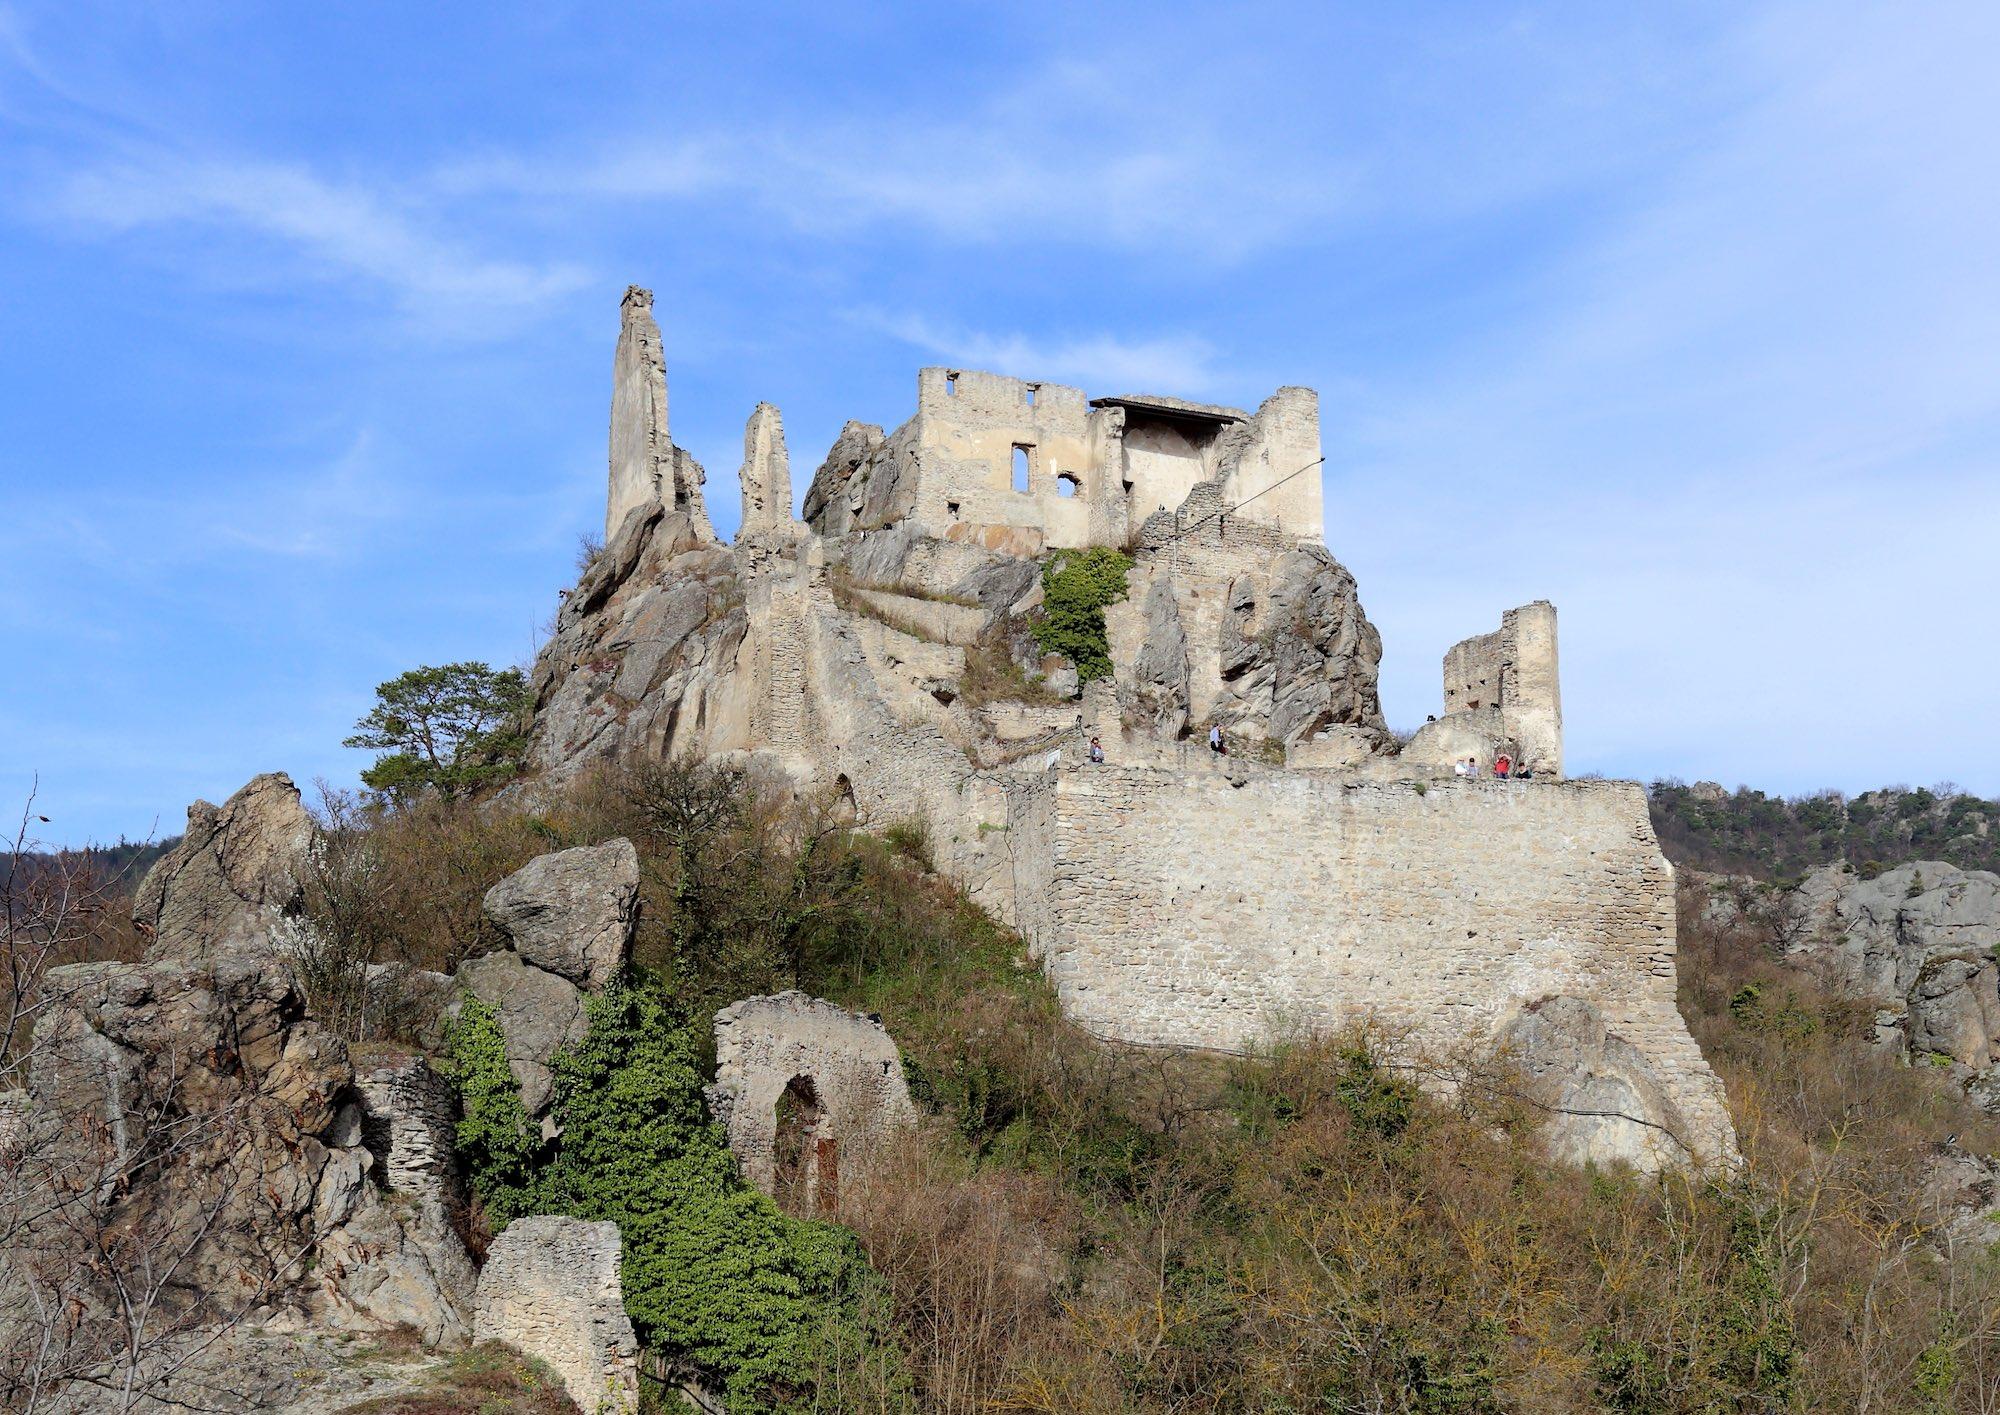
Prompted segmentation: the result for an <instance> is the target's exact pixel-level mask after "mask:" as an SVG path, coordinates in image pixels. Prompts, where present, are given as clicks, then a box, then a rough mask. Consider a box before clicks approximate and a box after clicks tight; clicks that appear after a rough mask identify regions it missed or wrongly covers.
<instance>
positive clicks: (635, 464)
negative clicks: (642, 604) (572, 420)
mask: <svg viewBox="0 0 2000 1415" xmlns="http://www.w3.org/2000/svg"><path fill="white" fill-rule="evenodd" d="M672 486H673V439H672V438H671V437H670V436H669V434H668V427H667V359H666V354H665V352H664V351H663V350H662V348H661V346H660V326H659V325H658V324H656V323H654V321H653V292H652V291H651V290H642V289H640V288H639V287H638V286H637V285H633V286H629V287H627V289H626V291H625V299H624V301H623V303H622V305H621V307H620V310H619V330H618V349H617V352H616V353H615V354H614V355H613V357H612V374H611V491H610V495H609V496H608V497H607V498H606V500H605V510H604V538H605V539H606V540H607V541H608V540H610V539H611V538H612V536H613V535H614V534H615V533H616V532H617V530H618V527H619V526H620V525H621V524H622V523H623V522H624V520H625V517H626V516H627V515H628V514H630V513H631V512H632V511H633V510H635V509H637V508H639V507H643V506H649V505H663V504H669V503H671V502H672V500H673V495H672Z"/></svg>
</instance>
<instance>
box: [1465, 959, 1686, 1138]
mask: <svg viewBox="0 0 2000 1415" xmlns="http://www.w3.org/2000/svg"><path fill="white" fill-rule="evenodd" d="M1499 1051H1500V1054H1501V1055H1502V1056H1504V1057H1505V1058H1507V1059H1508V1060H1509V1061H1511V1062H1512V1063H1513V1064H1514V1065H1516V1066H1518V1067H1519V1068H1520V1070H1521V1072H1522V1075H1523V1076H1524V1078H1525V1079H1526V1080H1527V1082H1528V1086H1529V1092H1530V1095H1531V1098H1532V1099H1534V1100H1535V1101H1536V1102H1537V1103H1538V1104H1539V1105H1542V1106H1544V1107H1546V1114H1547V1116H1548V1119H1547V1123H1546V1126H1545V1130H1544V1133H1545V1134H1546V1135H1547V1136H1548V1139H1549V1147H1550V1150H1551V1151H1552V1152H1553V1153H1554V1155H1555V1156H1556V1157H1557V1158H1558V1159H1561V1160H1564V1161H1566V1162H1568V1163H1570V1164H1578V1165H1580V1164H1598V1165H1603V1164H1610V1163H1623V1164H1630V1165H1634V1166H1636V1167H1638V1168H1641V1169H1658V1168H1660V1167H1662V1166H1663V1165H1668V1164H1679V1163H1683V1162H1685V1161H1686V1160H1687V1159H1688V1158H1689V1157H1690V1156H1691V1155H1692V1154H1693V1152H1694V1144H1693V1143H1692V1141H1693V1137H1692V1136H1691V1135H1690V1134H1689V1132H1688V1126H1687V1122H1686V1121H1685V1120H1684V1119H1683V1118H1682V1117H1681V1114H1680V1111H1679V1109H1678V1108H1677V1107H1676V1106H1675V1105H1674V1103H1673V1100H1672V1097H1671V1096H1670V1095H1669V1094H1668V1090H1667V1086H1666V1084H1665V1082H1664V1081H1663V1080H1662V1078H1661V1076H1660V1074H1659V1073H1658V1072H1657V1071H1656V1070H1655V1069H1654V1068H1653V1065H1652V1063H1651V1062H1650V1061H1648V1060H1647V1059H1646V1056H1645V1054H1644V1053H1643V1052H1641V1051H1640V1050H1639V1049H1638V1048H1637V1047H1635V1046H1633V1045H1632V1044H1631V1043H1630V1042H1628V1041H1626V1040H1625V1039H1624V1038H1623V1037H1621V1036H1619V1035H1618V1034H1617V1033H1616V1032H1613V1031H1611V1030H1610V1029H1609V1028H1608V1027H1607V1026H1606V1025H1605V1020H1604V1014H1603V1013H1602V1012H1601V1011H1599V1010H1598V1009H1597V1008H1596V1007H1594V1006H1592V1005H1591V1004H1590V1003H1587V1002H1584V1001H1583V1000H1582V999H1580V998H1574V997H1552V998H1545V999H1541V1000H1538V1001H1535V1002H1531V1003H1529V1004H1528V1006H1527V1007H1526V1008H1524V1009H1522V1011H1521V1014H1520V1015H1519V1016H1518V1017H1516V1018H1515V1019H1514V1020H1513V1021H1512V1022H1509V1023H1508V1024H1507V1025H1506V1026H1505V1027H1503V1028H1502V1029H1501V1031H1500V1036H1499Z"/></svg>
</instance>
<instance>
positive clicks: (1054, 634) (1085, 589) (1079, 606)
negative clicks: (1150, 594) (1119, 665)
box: [1032, 546, 1132, 683]
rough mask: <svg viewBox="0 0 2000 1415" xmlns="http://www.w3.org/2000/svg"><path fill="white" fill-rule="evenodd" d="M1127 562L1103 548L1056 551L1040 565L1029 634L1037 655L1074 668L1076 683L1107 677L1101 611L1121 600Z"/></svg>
mask: <svg viewBox="0 0 2000 1415" xmlns="http://www.w3.org/2000/svg"><path fill="white" fill-rule="evenodd" d="M1131 570H1132V557H1131V556H1129V555H1126V554H1124V553H1123V552H1121V551H1116V550H1111V549H1108V548H1107V547H1104V546H1093V547H1091V548H1090V549H1088V550H1058V551H1057V552H1056V553H1055V554H1053V555H1051V556H1050V557H1049V558H1048V559H1047V560H1046V561H1045V562H1043V564H1042V617H1041V618H1040V619H1037V620H1036V621H1035V622H1034V624H1033V626H1032V632H1033V633H1034V636H1035V643H1036V644H1037V645H1039V646H1040V648H1041V650H1042V652H1043V653H1059V654H1061V655H1062V656H1063V657H1064V658H1066V659H1068V660H1069V661H1070V662H1071V663H1073V664H1075V665H1076V675H1077V678H1078V680H1079V681H1081V682H1084V683H1089V682H1092V681H1093V680H1095V679H1098V678H1109V677H1110V676H1111V643H1110V639H1109V637H1108V635H1107V632H1106V630H1105V627H1104V611H1105V608H1106V607H1107V606H1109V605H1113V604H1116V603H1117V602H1118V601H1119V600H1121V599H1123V598H1125V578H1126V576H1127V575H1128V574H1130V573H1131Z"/></svg>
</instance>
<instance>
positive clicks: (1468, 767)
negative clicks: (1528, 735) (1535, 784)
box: [1451, 752, 1535, 781]
mask: <svg viewBox="0 0 2000 1415" xmlns="http://www.w3.org/2000/svg"><path fill="white" fill-rule="evenodd" d="M1451 774H1452V775H1453V776H1463V777H1466V778H1467V779H1469V780H1472V781H1477V780H1478V779H1479V777H1480V771H1479V758H1477V757H1467V758H1466V759H1465V760H1464V761H1455V762H1453V763H1452V764H1451ZM1534 774H1535V772H1534V768H1532V767H1530V766H1529V765H1528V764H1527V763H1526V762H1517V761H1515V760H1514V759H1513V758H1512V757H1510V756H1508V755H1507V754H1506V753H1505V752H1502V753H1500V754H1499V755H1498V756H1496V757H1494V758H1493V779H1494V780H1495V781H1506V780H1508V779H1510V778H1511V779H1512V780H1515V781H1525V780H1527V779H1528V778H1529V777H1532V776H1533V775H1534Z"/></svg>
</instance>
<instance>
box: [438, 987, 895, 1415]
mask: <svg viewBox="0 0 2000 1415" xmlns="http://www.w3.org/2000/svg"><path fill="white" fill-rule="evenodd" d="M475 1008H477V1004H472V1005H469V1006H468V1007H467V1009H466V1014H465V1016H464V1017H463V1019H462V1020H461V1022H460V1024H459V1025H458V1026H457V1027H455V1028H454V1029H453V1032H452V1039H451V1069H452V1073H453V1075H454V1076H455V1077H456V1078H457V1080H458V1084H459V1087H460V1094H461V1096H462V1098H463V1104H464V1120H463V1121H462V1122H461V1124H460V1126H459V1144H460V1148H461V1153H462V1155H463V1157H464V1159H465V1162H466V1166H467V1171H468V1177H469V1178H470V1180H471V1182H472V1186H473V1191H474V1193H475V1194H476V1195H477V1196H478V1198H479V1199H480V1201H481V1202H482V1204H483V1205H484V1206H485V1210H486V1213H487V1215H488V1217H489V1219H490V1220H491V1221H492V1222H493V1224H494V1226H495V1227H496V1228H498V1227H502V1226H504V1225H505V1223H506V1222H507V1221H509V1220H511V1219H514V1218H518V1217H521V1216H523V1215H526V1214H531V1213H548V1214H565V1215H568V1216H570V1217H573V1218H583V1219H591V1220H593V1221H601V1220H607V1219H608V1220H610V1221H612V1222H614V1223H616V1224H617V1225H618V1232H619V1235H620V1237H621V1238H622V1239H623V1241H624V1265H623V1270H622V1278H623V1285H624V1289H625V1306H626V1310H627V1312H629V1313H630V1315H631V1317H632V1325H633V1327H634V1329H635V1330H636V1331H637V1332H638V1335H639V1339H640V1341H641V1342H643V1343H644V1344H645V1346H646V1347H647V1349H648V1350H650V1351H652V1352H654V1353H655V1354H656V1355H658V1356H663V1357H665V1358H666V1359H667V1360H668V1361H670V1362H671V1363H673V1364H674V1365H675V1366H676V1367H678V1368H680V1369H683V1370H687V1371H691V1372H694V1373H698V1374H700V1375H702V1376H705V1377H712V1378H714V1379H716V1380H717V1381H718V1382H719V1384H720V1385H721V1386H722V1388H723V1389H724V1390H725V1391H726V1392H727V1394H728V1397H729V1402H730V1409H731V1410H732V1411H755V1410H761V1409H766V1408H771V1407H773V1406H776V1407H789V1406H790V1405H792V1404H793V1403H794V1402H793V1401H792V1399H791V1396H792V1395H794V1394H797V1393H801V1392H810V1391H812V1390H813V1389H814V1388H815V1386H816V1384H817V1378H818V1375H819V1373H820V1372H822V1371H824V1370H830V1369H832V1368H833V1367H835V1366H836V1365H840V1364H847V1363H854V1362H856V1361H866V1362H868V1363H870V1364H872V1365H873V1366H874V1367H875V1368H876V1369H877V1370H878V1372H887V1373H891V1374H892V1373H893V1371H894V1369H895V1364H896V1363H895V1360H894V1348H893V1340H892V1338H891V1337H890V1335H889V1333H888V1330H887V1322H886V1311H885V1307H884V1303H883V1298H882V1286H881V1282H880V1279H878V1278H877V1277H876V1276H875V1274H874V1273H873V1271H872V1270H870V1268H869V1267H868V1263H867V1259H866V1258H865V1257H863V1256H862V1253H861V1249H860V1246H859V1245H858V1244H857V1243H856V1242H855V1239H854V1235H853V1234H851V1233H849V1232H848V1231H846V1230H845V1229H841V1228H837V1227H835V1226H833V1225H831V1224H825V1223H817V1222H811V1221H807V1220H803V1219H797V1218H792V1217H789V1216H788V1215H786V1214H783V1213H781V1212H779V1210H778V1207H777V1206H776V1205H775V1204H773V1203H772V1202H771V1201H770V1200H769V1199H767V1198H765V1197H764V1196H763V1195H761V1194H759V1193H757V1192H756V1191H754V1190H752V1189H750V1188H749V1187H748V1186H746V1185H745V1184H743V1182H742V1181H741V1180H739V1179H738V1178H737V1175H736V1162H735V1160H734V1158H733V1157H732V1156H731V1155H730V1153H729V1147H728V1143H727V1141H726V1139H725V1137H724V1136H723V1134H722V1131H721V1129H720V1127H718V1126H717V1125H715V1124H714V1123H713V1122H712V1121H710V1120H709V1118H708V1116H707V1114H706V1112H705V1111H704V1109H703V1104H702V1096H701V1073H700V1070H699V1068H698V1064H697V1059H696V1058H697V1053H696V1048H695V1046H694V1044H693V1041H692V1040H691V1038H690V1033H689V1028H688V1025H687V1022H686V1020H685V1019H684V1018H681V1017H680V1016H678V1015H676V1014H675V1013H674V1012H673V1010H672V1009H671V1008H670V1007H669V1006H668V1005H667V1004H666V1003H665V1002H664V1001H663V999H662V997H661V995H660V994H659V992H658V991H657V990H656V989H654V988H650V987H647V986H644V985H640V986H637V987H627V986H623V985H614V986H613V987H611V988H609V989H607V990H606V991H604V992H603V993H601V994H599V995H598V996H596V997H594V998H592V999H591V1001H590V1004H589V1017H590V1024H589V1031H588V1032H587V1034H586V1035H585V1036H584V1038H583V1040H582V1041H581V1042H579V1043H578V1044H577V1045H576V1046H575V1047H573V1048H568V1049H566V1050H564V1051H563V1052H561V1053H559V1054H558V1055H557V1058H556V1062H555V1073H556V1079H555V1100H554V1106H553V1113H554V1115H555V1117H556V1119H557V1120H558V1121H559V1122H560V1125H561V1129H562V1133H561V1136H560V1138H559V1139H558V1140H556V1141H555V1142H553V1143H552V1144H551V1145H550V1146H548V1147H547V1148H546V1149H542V1148H541V1147H539V1146H537V1145H533V1144H530V1143H529V1141H528V1131H527V1127H526V1124H525V1118H524V1116H523V1114H522V1109H521V1101H520V1093H519V1091H518V1089H517V1088H516V1087H515V1086H514V1084H513V1078H512V1076H511V1075H510V1074H509V1072H508V1070H507V1063H506V1058H505V1056H504V1055H502V1054H500V1053H499V1051H498V1044H499V1040H500V1034H499V1029H498V1027H497V1026H495V1025H494V1023H493V1018H492V1014H491V1012H490V1011H487V1010H485V1009H477V1010H476V1011H475ZM888 1388H890V1389H893V1388H894V1382H893V1380H890V1381H889V1382H888Z"/></svg>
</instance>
